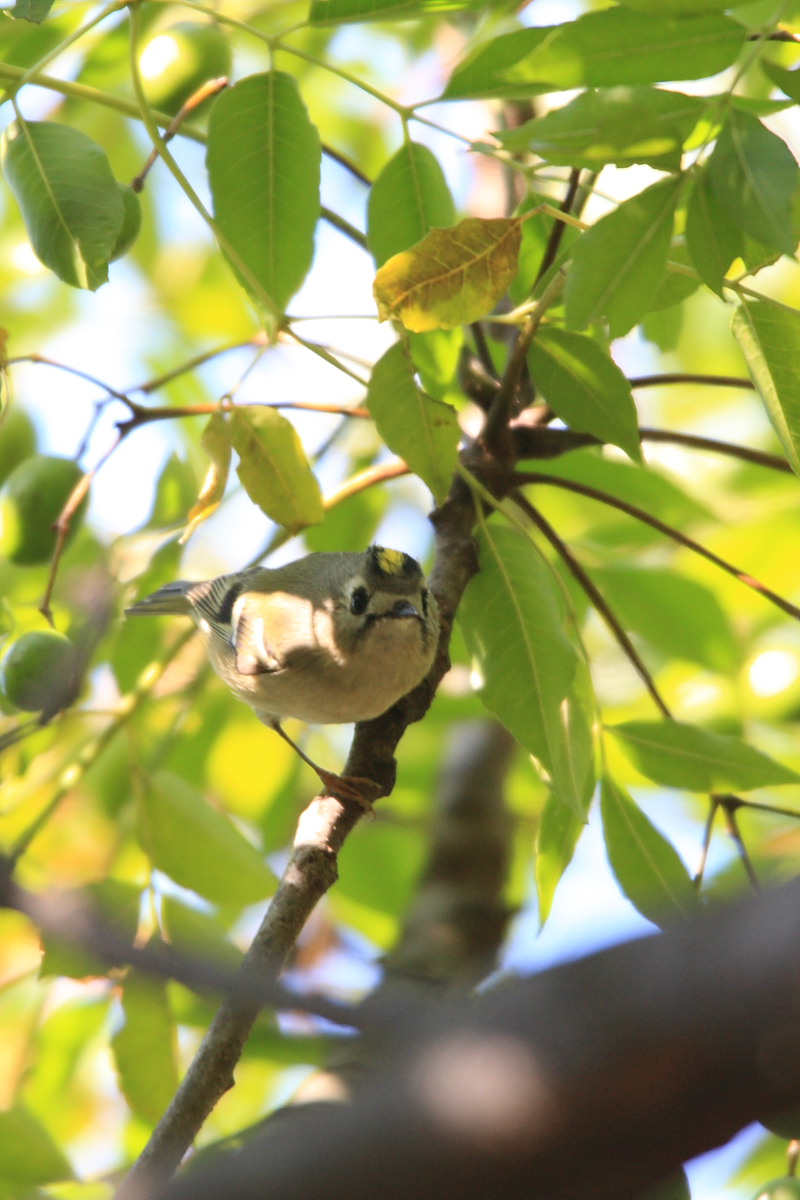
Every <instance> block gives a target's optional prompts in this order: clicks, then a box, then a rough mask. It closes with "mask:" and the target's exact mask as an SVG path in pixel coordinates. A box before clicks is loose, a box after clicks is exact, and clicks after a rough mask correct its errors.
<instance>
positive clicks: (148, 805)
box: [139, 771, 275, 905]
mask: <svg viewBox="0 0 800 1200" xmlns="http://www.w3.org/2000/svg"><path fill="white" fill-rule="evenodd" d="M139 825H140V841H141V843H142V845H143V846H144V848H145V849H146V850H147V852H148V853H149V854H150V856H151V858H152V860H153V863H154V864H155V866H156V867H157V868H158V869H159V870H160V871H163V872H164V874H165V875H169V877H170V879H174V881H175V882H176V883H179V884H180V885H181V887H186V888H190V889H191V890H192V891H195V892H197V893H198V894H199V895H201V896H205V897H206V899H207V900H211V901H213V902H214V903H215V904H231V905H245V904H255V903H256V902H257V901H258V900H263V899H264V897H265V896H268V895H269V894H270V892H271V891H273V890H274V887H275V876H274V875H273V874H272V872H271V871H270V870H269V868H268V867H267V866H266V864H265V863H264V861H263V859H262V857H261V855H260V854H259V852H258V851H257V850H256V849H255V847H254V846H252V845H251V844H250V842H248V841H247V840H246V838H244V837H243V836H242V834H241V833H239V831H238V829H237V828H236V826H235V825H234V824H233V822H232V821H230V820H229V819H228V817H226V816H224V815H223V814H222V813H221V812H219V811H218V810H217V809H216V808H212V807H211V805H210V804H209V803H208V801H207V800H206V799H205V797H204V796H203V795H201V793H200V792H198V791H195V789H194V788H192V787H190V786H189V785H188V784H187V783H185V782H184V780H183V779H181V778H180V777H179V776H178V775H174V774H172V773H171V772H170V771H159V772H158V773H157V774H156V775H155V776H154V777H153V779H152V780H151V786H150V787H148V788H147V790H146V793H145V798H144V801H143V803H142V808H141V812H140V820H139Z"/></svg>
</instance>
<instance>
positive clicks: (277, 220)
mask: <svg viewBox="0 0 800 1200" xmlns="http://www.w3.org/2000/svg"><path fill="white" fill-rule="evenodd" d="M320 160H321V149H320V140H319V134H318V132H317V130H316V127H315V126H314V125H312V123H311V121H310V120H309V117H308V113H307V111H306V108H305V105H304V104H303V101H302V99H301V96H300V92H299V91H298V87H297V83H296V82H295V80H294V79H293V78H292V77H291V76H290V75H285V74H284V73H283V72H281V71H267V72H265V73H264V74H262V75H250V76H249V77H248V78H247V79H243V80H241V82H240V83H237V84H234V86H233V87H231V88H227V89H226V90H225V91H224V92H223V93H222V94H221V95H220V96H219V97H218V98H217V99H216V100H215V102H214V104H213V106H212V109H211V116H210V118H209V124H208V154H207V160H206V161H207V166H208V177H209V182H210V185H211V192H212V196H213V199H214V217H215V220H216V222H217V224H218V226H219V228H220V230H221V231H222V233H223V234H224V235H225V237H226V239H227V241H228V243H229V244H230V245H231V246H232V247H233V249H234V251H235V252H236V254H237V255H238V256H239V258H238V261H236V262H235V263H234V267H235V268H236V270H237V273H238V274H239V275H240V277H242V278H243V281H244V283H245V286H246V287H247V288H248V291H250V292H251V294H252V295H253V296H254V298H255V299H256V300H257V301H258V300H259V299H261V300H262V301H263V296H261V294H260V292H261V291H263V293H265V294H266V297H267V299H268V301H270V302H271V303H272V305H274V308H275V309H276V310H277V311H278V312H283V310H284V309H285V308H286V305H287V304H288V302H289V300H290V299H291V298H292V296H293V295H294V293H295V292H296V291H297V289H298V288H299V287H300V285H301V283H302V282H303V280H304V279H305V276H306V273H307V271H308V269H309V267H310V266H311V260H312V258H313V256H314V231H315V229H316V226H317V221H318V220H319V177H320ZM243 265H244V267H246V274H243V269H242V268H243ZM272 315H273V316H274V315H275V314H274V312H273V313H272Z"/></svg>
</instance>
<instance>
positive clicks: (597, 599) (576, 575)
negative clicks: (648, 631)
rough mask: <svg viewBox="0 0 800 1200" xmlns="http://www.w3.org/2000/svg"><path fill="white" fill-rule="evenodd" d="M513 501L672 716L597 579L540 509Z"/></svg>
mask: <svg viewBox="0 0 800 1200" xmlns="http://www.w3.org/2000/svg"><path fill="white" fill-rule="evenodd" d="M512 498H513V500H514V503H515V504H518V505H519V506H520V508H521V509H522V510H523V511H524V512H525V514H526V515H527V516H528V517H529V518H530V519H531V521H533V523H534V524H535V525H536V527H537V529H540V530H541V531H542V533H543V534H544V536H545V537H546V538H547V540H548V542H549V543H550V545H551V546H552V547H553V549H554V550H555V551H556V553H557V554H558V556H559V558H560V559H561V560H562V562H563V563H564V565H565V566H566V568H567V569H568V571H569V572H570V574H571V575H572V577H573V579H575V580H576V582H577V583H578V586H579V587H580V588H581V589H582V590H583V591H584V592H585V593H586V595H587V596H588V598H589V600H590V602H591V604H592V605H593V606H594V608H595V609H596V610H597V612H598V613H599V614H600V616H601V617H602V618H603V620H604V621H605V623H606V625H607V626H608V628H609V629H610V630H611V633H612V634H613V636H614V638H615V640H616V641H617V642H618V643H619V646H620V647H621V649H622V651H623V653H624V654H625V657H626V658H627V659H628V661H629V662H630V664H631V666H632V667H633V669H634V670H635V671H636V673H637V674H638V676H639V678H640V679H641V681H642V683H643V684H644V686H645V687H646V688H647V691H648V692H649V693H650V696H651V698H652V700H653V703H654V704H655V706H656V708H657V709H658V711H659V712H660V713H661V715H662V716H663V717H671V716H672V713H671V712H670V711H669V708H668V707H667V703H666V701H665V700H664V697H663V696H662V695H661V693H660V692H659V690H658V688H657V687H656V684H655V680H654V679H653V676H652V675H651V674H650V672H649V670H648V669H647V667H646V665H645V663H644V661H643V659H642V657H641V655H640V654H639V651H638V650H637V649H636V647H635V646H634V644H633V642H632V641H631V639H630V637H629V636H628V634H627V633H626V631H625V629H624V628H623V626H622V625H621V624H620V621H619V618H618V617H617V615H616V613H615V612H614V610H613V609H612V608H611V606H610V605H609V603H608V601H607V600H606V598H605V596H604V595H603V593H602V592H601V591H600V589H599V588H598V587H597V585H596V583H595V582H594V580H593V579H592V578H591V576H590V575H589V574H588V573H587V571H586V570H585V569H584V567H583V566H582V565H581V563H580V562H579V561H578V560H577V558H576V557H575V555H574V554H573V553H572V551H571V550H570V548H569V546H568V545H567V544H566V542H564V541H562V539H561V538H560V537H559V535H558V534H557V533H556V531H555V529H554V528H553V526H552V525H551V524H550V522H549V521H548V520H547V519H546V518H545V517H543V516H542V514H541V513H540V512H539V510H538V508H534V506H533V505H532V504H531V503H530V501H529V500H527V499H526V497H525V496H523V495H521V494H520V493H516V494H514V495H513V497H512Z"/></svg>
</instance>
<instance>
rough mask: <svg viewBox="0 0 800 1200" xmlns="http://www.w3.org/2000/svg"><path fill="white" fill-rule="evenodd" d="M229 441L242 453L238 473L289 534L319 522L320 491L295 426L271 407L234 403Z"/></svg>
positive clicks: (250, 492)
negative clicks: (240, 406) (242, 405)
mask: <svg viewBox="0 0 800 1200" xmlns="http://www.w3.org/2000/svg"><path fill="white" fill-rule="evenodd" d="M230 427H231V441H232V443H233V448H234V450H235V451H236V453H237V454H238V455H239V465H238V467H237V468H236V474H237V475H238V476H239V478H240V479H241V481H242V483H243V484H244V488H245V491H246V492H247V494H248V496H249V497H250V499H251V500H252V501H253V503H254V504H257V505H258V507H259V508H260V509H261V511H262V512H263V513H265V514H266V515H267V516H268V517H269V518H270V520H272V521H275V522H277V524H278V525H283V526H284V528H286V529H288V530H289V531H290V532H291V533H297V532H298V530H300V529H303V528H305V526H306V525H316V524H318V523H319V522H320V521H321V520H322V518H323V516H324V509H323V506H322V495H321V493H320V490H319V484H318V483H317V480H316V477H315V475H314V473H313V471H312V470H311V467H310V466H309V465H308V459H307V458H306V456H305V453H304V451H303V446H302V443H301V441H300V438H299V437H298V436H297V430H296V429H295V427H294V425H292V423H291V421H287V420H286V417H284V416H282V415H281V414H280V413H279V412H276V411H275V409H272V408H256V407H255V406H248V407H247V408H234V409H233V410H232V411H231V418H230Z"/></svg>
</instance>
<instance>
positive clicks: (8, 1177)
mask: <svg viewBox="0 0 800 1200" xmlns="http://www.w3.org/2000/svg"><path fill="white" fill-rule="evenodd" d="M73 1178H74V1175H73V1172H72V1168H71V1167H70V1165H69V1163H68V1162H67V1159H66V1158H65V1157H64V1155H63V1154H62V1153H61V1151H60V1150H59V1148H58V1147H57V1146H56V1144H55V1142H54V1141H53V1140H52V1138H51V1137H50V1135H49V1133H48V1132H47V1131H46V1129H45V1128H44V1126H43V1125H41V1124H40V1123H39V1121H37V1120H36V1118H35V1117H34V1116H33V1115H32V1114H31V1113H30V1112H28V1110H27V1109H26V1108H23V1107H22V1106H21V1105H19V1106H16V1107H14V1108H9V1109H7V1110H6V1111H5V1112H0V1181H6V1182H10V1183H11V1182H13V1183H17V1184H19V1185H20V1187H21V1188H22V1187H24V1188H25V1194H27V1189H28V1188H30V1187H32V1186H33V1185H34V1184H37V1183H38V1184H42V1183H52V1182H54V1181H55V1180H58V1179H73Z"/></svg>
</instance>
